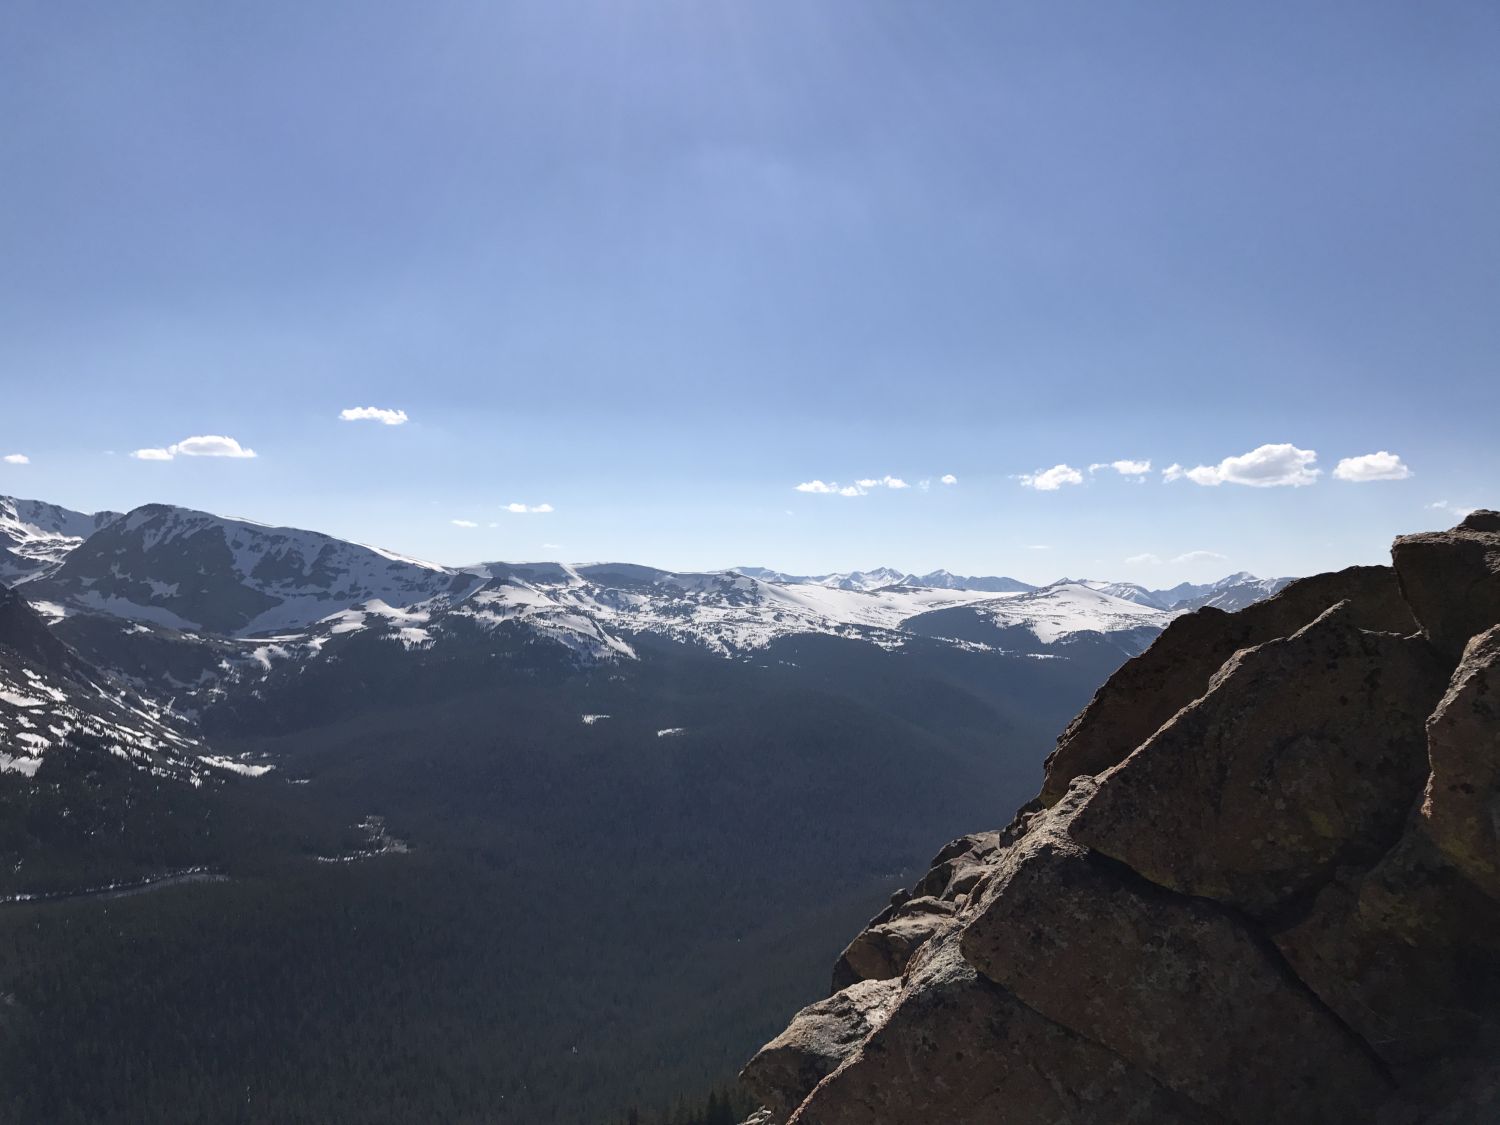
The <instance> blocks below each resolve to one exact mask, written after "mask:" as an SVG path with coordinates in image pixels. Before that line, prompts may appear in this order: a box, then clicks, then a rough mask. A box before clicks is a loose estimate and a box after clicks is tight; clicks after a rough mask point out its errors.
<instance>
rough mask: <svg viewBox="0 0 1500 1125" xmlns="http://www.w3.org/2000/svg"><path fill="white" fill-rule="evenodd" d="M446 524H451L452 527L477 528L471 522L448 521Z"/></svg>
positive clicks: (476, 525) (475, 524)
mask: <svg viewBox="0 0 1500 1125" xmlns="http://www.w3.org/2000/svg"><path fill="white" fill-rule="evenodd" d="M448 522H449V523H451V524H452V525H453V526H454V527H478V526H479V525H478V524H477V523H475V522H474V521H473V520H449V521H448Z"/></svg>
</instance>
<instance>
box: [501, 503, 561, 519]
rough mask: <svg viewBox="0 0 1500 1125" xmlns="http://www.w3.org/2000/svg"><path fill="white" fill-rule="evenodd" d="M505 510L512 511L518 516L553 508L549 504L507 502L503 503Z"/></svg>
mask: <svg viewBox="0 0 1500 1125" xmlns="http://www.w3.org/2000/svg"><path fill="white" fill-rule="evenodd" d="M505 510H506V511H507V512H514V513H515V514H516V515H518V516H523V515H530V514H533V513H538V512H542V513H545V512H550V511H552V510H553V509H552V505H551V504H507V505H505Z"/></svg>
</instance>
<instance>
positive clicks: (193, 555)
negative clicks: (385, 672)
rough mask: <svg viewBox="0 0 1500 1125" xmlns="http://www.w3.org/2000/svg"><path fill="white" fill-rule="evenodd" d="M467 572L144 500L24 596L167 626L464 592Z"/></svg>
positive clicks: (241, 627) (223, 629)
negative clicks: (374, 600)
mask: <svg viewBox="0 0 1500 1125" xmlns="http://www.w3.org/2000/svg"><path fill="white" fill-rule="evenodd" d="M481 581H482V580H481V579H480V578H479V577H478V576H476V575H473V574H468V573H464V572H460V571H455V570H452V569H450V568H448V567H441V566H437V565H435V564H433V563H426V562H421V561H420V560H417V559H411V558H407V557H405V556H403V555H398V554H395V553H394V552H391V551H386V550H382V549H381V548H378V547H366V546H363V545H361V544H358V543H349V542H346V541H345V540H342V539H335V538H334V537H333V536H331V535H324V534H322V533H320V532H316V531H302V530H298V529H294V528H286V527H268V526H266V525H264V524H258V523H253V522H251V521H249V520H242V519H228V518H225V517H222V516H215V515H211V514H209V513H207V512H195V511H191V510H189V509H186V508H176V507H172V506H170V505H167V504H147V505H145V506H144V507H140V508H136V509H134V510H133V511H131V512H129V513H127V514H125V515H123V516H120V517H118V518H115V519H112V520H110V521H108V522H106V523H105V524H104V525H103V526H102V527H101V528H100V529H99V530H98V531H96V532H94V533H93V534H92V535H90V536H89V537H88V538H87V539H84V540H83V541H81V542H79V543H77V544H76V545H74V546H73V547H72V548H71V549H70V550H69V551H68V552H67V554H66V555H65V557H63V559H62V561H61V563H60V565H58V566H57V567H56V568H55V569H52V570H51V571H49V572H48V573H46V574H44V575H41V576H38V577H36V578H33V579H32V581H31V583H30V584H29V585H28V596H31V597H39V598H43V599H46V600H49V601H54V602H58V603H60V604H62V605H63V606H65V607H68V608H70V609H78V610H85V611H91V612H97V613H106V614H109V615H111V616H114V617H123V618H127V619H130V620H136V621H148V622H153V623H156V624H160V625H166V626H169V627H171V628H174V629H182V630H191V631H194V632H210V633H220V634H229V635H241V634H243V635H254V634H262V633H267V632H271V631H274V630H283V629H295V628H299V627H303V626H307V625H311V624H312V623H314V622H316V621H318V620H320V619H321V618H323V617H326V616H327V615H328V614H329V613H332V612H336V611H337V610H341V609H346V608H348V607H349V606H351V605H355V604H358V603H360V602H365V601H370V600H373V599H378V600H381V601H384V602H387V603H389V604H392V605H411V604H413V603H415V602H419V601H424V600H426V599H428V598H432V597H434V596H436V595H438V594H443V593H454V592H467V591H468V590H472V589H473V588H475V587H477V586H478V585H480V583H481Z"/></svg>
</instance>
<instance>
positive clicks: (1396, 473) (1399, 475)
mask: <svg viewBox="0 0 1500 1125" xmlns="http://www.w3.org/2000/svg"><path fill="white" fill-rule="evenodd" d="M1333 475H1334V477H1335V478H1337V479H1338V480H1347V481H1352V482H1354V483H1356V484H1363V483H1365V482H1366V481H1372V480H1405V479H1406V478H1407V477H1409V476H1411V469H1409V468H1407V466H1406V462H1404V461H1402V460H1401V458H1400V457H1399V456H1397V455H1396V454H1394V453H1387V452H1386V451H1385V450H1383V449H1382V450H1381V451H1380V452H1379V453H1366V454H1364V455H1363V456H1361V457H1345V458H1344V459H1343V460H1342V461H1340V462H1339V463H1338V464H1337V465H1336V466H1335V467H1334V470H1333Z"/></svg>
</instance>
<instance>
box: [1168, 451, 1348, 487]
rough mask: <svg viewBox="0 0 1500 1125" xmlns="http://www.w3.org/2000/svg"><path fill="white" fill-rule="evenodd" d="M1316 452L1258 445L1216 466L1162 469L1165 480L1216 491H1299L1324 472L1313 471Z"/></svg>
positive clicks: (1172, 466) (1227, 458)
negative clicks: (1236, 486) (1241, 487)
mask: <svg viewBox="0 0 1500 1125" xmlns="http://www.w3.org/2000/svg"><path fill="white" fill-rule="evenodd" d="M1317 459H1318V454H1317V453H1316V451H1314V450H1311V449H1298V448H1297V447H1296V446H1295V445H1290V444H1285V443H1283V444H1280V445H1261V446H1257V447H1256V448H1255V449H1252V450H1251V451H1250V452H1249V453H1242V454H1240V455H1239V456H1238V457H1226V458H1224V460H1222V461H1220V462H1219V463H1218V464H1217V465H1198V466H1196V467H1195V468H1192V469H1184V468H1183V467H1182V466H1181V465H1178V464H1175V463H1174V464H1171V465H1168V466H1167V467H1166V468H1165V469H1163V470H1162V479H1163V480H1164V481H1169V482H1170V481H1174V480H1180V479H1182V478H1183V477H1186V478H1187V479H1188V480H1190V481H1192V482H1193V483H1194V484H1201V485H1203V486H1205V487H1209V488H1216V487H1218V486H1219V485H1221V484H1242V485H1246V486H1248V487H1250V488H1278V487H1286V486H1289V487H1292V488H1301V487H1302V486H1303V485H1308V484H1316V483H1317V480H1318V477H1319V476H1321V475H1322V472H1323V470H1322V469H1317V468H1314V467H1313V465H1314V463H1315V462H1316V461H1317Z"/></svg>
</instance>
